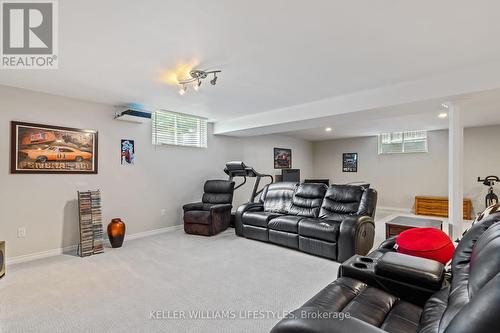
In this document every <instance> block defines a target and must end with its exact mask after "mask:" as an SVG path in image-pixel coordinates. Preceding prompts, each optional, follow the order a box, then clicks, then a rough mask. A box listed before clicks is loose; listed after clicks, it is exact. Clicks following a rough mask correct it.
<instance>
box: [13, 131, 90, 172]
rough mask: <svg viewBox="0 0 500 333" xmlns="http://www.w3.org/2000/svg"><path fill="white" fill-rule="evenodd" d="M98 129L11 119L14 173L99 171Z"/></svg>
mask: <svg viewBox="0 0 500 333" xmlns="http://www.w3.org/2000/svg"><path fill="white" fill-rule="evenodd" d="M97 136H98V135H97V131H93V130H83V129H77V128H69V127H60V126H52V125H42V124H31V123H22V122H16V121H13V122H11V148H10V162H11V170H10V171H11V173H64V174H68V173H89V174H96V173H97V157H98V154H97V152H98V149H97V147H98V146H97V141H98V140H97Z"/></svg>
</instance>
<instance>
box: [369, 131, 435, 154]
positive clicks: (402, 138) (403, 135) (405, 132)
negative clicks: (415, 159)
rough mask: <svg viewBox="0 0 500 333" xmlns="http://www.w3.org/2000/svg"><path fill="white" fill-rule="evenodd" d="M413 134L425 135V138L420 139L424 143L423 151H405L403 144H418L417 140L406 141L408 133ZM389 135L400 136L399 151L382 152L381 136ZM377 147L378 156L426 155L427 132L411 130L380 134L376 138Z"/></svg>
mask: <svg viewBox="0 0 500 333" xmlns="http://www.w3.org/2000/svg"><path fill="white" fill-rule="evenodd" d="M415 132H420V133H423V134H425V137H424V138H422V140H423V141H424V142H425V147H424V149H423V150H414V151H405V146H406V145H405V143H406V142H408V143H410V142H418V141H417V140H415V139H413V140H408V139H406V136H407V135H409V134H410V133H415ZM388 134H390V135H391V136H393V135H401V151H392V152H384V151H383V148H382V147H383V145H384V143H382V136H383V135H388ZM377 142H378V144H377V146H378V155H394V154H418V153H428V152H429V134H428V131H427V130H412V131H397V132H386V133H381V134H379V135H378V136H377Z"/></svg>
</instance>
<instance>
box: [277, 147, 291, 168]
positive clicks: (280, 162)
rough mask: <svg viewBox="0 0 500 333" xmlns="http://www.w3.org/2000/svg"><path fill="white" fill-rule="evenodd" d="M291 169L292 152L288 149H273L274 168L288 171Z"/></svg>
mask: <svg viewBox="0 0 500 333" xmlns="http://www.w3.org/2000/svg"><path fill="white" fill-rule="evenodd" d="M291 167H292V150H291V149H288V148H274V168H275V169H290V168H291Z"/></svg>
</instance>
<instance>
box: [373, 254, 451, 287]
mask: <svg viewBox="0 0 500 333" xmlns="http://www.w3.org/2000/svg"><path fill="white" fill-rule="evenodd" d="M375 274H376V275H378V276H384V277H387V278H390V279H393V280H396V281H401V282H404V283H407V284H413V285H418V286H421V287H424V288H428V289H434V290H439V289H441V287H442V285H443V279H444V265H443V264H442V263H440V262H438V261H435V260H430V259H425V258H420V257H414V256H409V255H406V254H402V253H396V252H387V253H385V254H384V255H383V256H382V257H381V258H380V259H379V260H378V262H377V264H376V265H375Z"/></svg>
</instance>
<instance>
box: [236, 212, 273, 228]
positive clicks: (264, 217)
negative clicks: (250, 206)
mask: <svg viewBox="0 0 500 333" xmlns="http://www.w3.org/2000/svg"><path fill="white" fill-rule="evenodd" d="M278 216H280V214H276V213H271V212H252V211H248V212H245V213H244V214H243V218H242V220H243V224H247V225H253V226H256V227H263V228H267V223H268V222H269V220H271V219H273V218H275V217H278Z"/></svg>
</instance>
